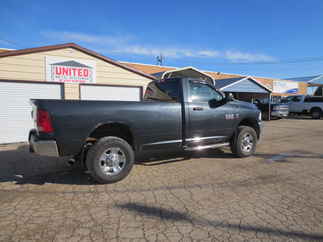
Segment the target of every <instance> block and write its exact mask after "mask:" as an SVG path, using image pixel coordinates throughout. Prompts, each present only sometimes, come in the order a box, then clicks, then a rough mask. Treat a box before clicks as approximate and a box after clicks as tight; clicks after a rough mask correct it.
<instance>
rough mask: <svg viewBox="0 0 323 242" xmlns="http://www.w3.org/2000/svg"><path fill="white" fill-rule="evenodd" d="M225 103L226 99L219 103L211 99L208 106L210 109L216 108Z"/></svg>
mask: <svg viewBox="0 0 323 242" xmlns="http://www.w3.org/2000/svg"><path fill="white" fill-rule="evenodd" d="M226 102H227V100H226V98H223V99H222V100H220V101H219V100H216V99H211V100H210V101H209V106H210V108H216V107H219V106H222V105H223V104H225V103H226Z"/></svg>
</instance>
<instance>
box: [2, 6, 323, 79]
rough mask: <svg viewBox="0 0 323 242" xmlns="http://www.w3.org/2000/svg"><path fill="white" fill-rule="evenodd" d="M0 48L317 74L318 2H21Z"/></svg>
mask: <svg viewBox="0 0 323 242" xmlns="http://www.w3.org/2000/svg"><path fill="white" fill-rule="evenodd" d="M0 26H1V28H0V48H1V47H2V48H13V49H22V48H29V47H37V46H43V45H51V44H59V43H66V42H75V43H77V44H79V45H81V46H84V47H86V48H89V49H92V50H95V51H97V52H100V53H101V54H104V55H106V56H108V57H110V58H113V59H117V60H122V61H131V62H140V63H146V64H155V63H156V58H155V57H156V55H158V54H160V53H162V54H163V55H164V56H165V62H164V63H165V65H169V66H179V67H182V66H189V65H190V66H195V67H197V68H200V69H203V70H213V71H219V72H226V73H238V74H246V75H254V76H265V77H277V78H285V77H294V76H306V75H315V74H320V73H323V41H322V39H323V1H322V0H298V1H296V0H293V1H292V0H284V1H281V0H276V1H274V0H244V1H238V0H235V1H234V0H226V1H211V0H210V1H174V0H173V1H168V0H166V1H152V0H150V1H147V0H144V1H126V0H123V1H112V0H106V1H82V0H79V1H72V0H68V1H67V0H65V1H61V0H56V1H33V0H29V1H23V0H21V1H19V0H16V1H14V0H12V1H9V0H3V1H1V6H0Z"/></svg>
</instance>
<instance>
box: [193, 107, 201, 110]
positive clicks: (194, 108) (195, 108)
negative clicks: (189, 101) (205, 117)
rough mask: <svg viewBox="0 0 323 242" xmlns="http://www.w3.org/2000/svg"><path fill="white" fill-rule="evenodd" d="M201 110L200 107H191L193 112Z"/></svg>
mask: <svg viewBox="0 0 323 242" xmlns="http://www.w3.org/2000/svg"><path fill="white" fill-rule="evenodd" d="M202 110H203V108H202V107H193V111H202Z"/></svg>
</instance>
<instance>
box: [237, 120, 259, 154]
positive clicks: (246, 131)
mask: <svg viewBox="0 0 323 242" xmlns="http://www.w3.org/2000/svg"><path fill="white" fill-rule="evenodd" d="M248 135H249V136H248ZM246 137H248V138H249V139H250V140H251V139H252V144H251V143H250V144H249V145H250V148H249V149H246V148H245V147H244V148H243V147H242V146H243V142H244V141H243V139H244V138H246ZM256 146H257V133H256V131H255V130H254V129H253V128H251V127H249V126H239V127H238V130H237V133H236V135H235V137H234V138H233V139H232V141H231V151H232V153H233V154H235V155H236V156H238V157H248V156H251V155H253V154H254V152H255V150H256Z"/></svg>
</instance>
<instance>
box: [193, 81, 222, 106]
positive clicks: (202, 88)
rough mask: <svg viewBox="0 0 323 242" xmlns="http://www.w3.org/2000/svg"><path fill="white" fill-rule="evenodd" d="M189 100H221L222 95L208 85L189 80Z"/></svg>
mask: <svg viewBox="0 0 323 242" xmlns="http://www.w3.org/2000/svg"><path fill="white" fill-rule="evenodd" d="M189 89H190V100H191V101H192V102H208V101H210V100H212V99H216V100H217V101H221V100H222V99H223V96H222V95H221V94H220V93H219V92H217V91H216V90H214V89H213V88H211V87H210V86H208V85H207V84H203V83H200V82H195V81H189Z"/></svg>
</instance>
